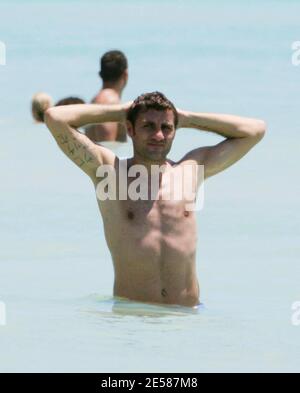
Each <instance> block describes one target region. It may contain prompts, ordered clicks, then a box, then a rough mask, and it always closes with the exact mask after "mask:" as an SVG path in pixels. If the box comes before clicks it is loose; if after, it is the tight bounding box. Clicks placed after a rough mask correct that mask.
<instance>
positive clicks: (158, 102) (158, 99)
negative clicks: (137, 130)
mask: <svg viewBox="0 0 300 393" xmlns="http://www.w3.org/2000/svg"><path fill="white" fill-rule="evenodd" d="M149 109H155V110H157V111H166V110H171V111H172V112H173V114H174V125H175V128H176V127H177V125H178V113H177V110H176V108H175V106H174V104H173V103H172V102H171V101H170V100H168V98H167V97H166V96H165V95H164V94H162V93H160V92H159V91H155V92H153V93H145V94H142V95H140V96H138V97H137V98H136V99H135V100H134V101H133V104H132V105H131V107H130V108H129V111H128V113H127V120H129V121H130V122H131V124H132V125H133V126H134V125H135V122H136V119H137V117H138V115H139V113H143V112H146V111H148V110H149Z"/></svg>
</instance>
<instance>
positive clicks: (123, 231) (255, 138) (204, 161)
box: [45, 92, 266, 307]
mask: <svg viewBox="0 0 300 393" xmlns="http://www.w3.org/2000/svg"><path fill="white" fill-rule="evenodd" d="M45 121H46V124H47V126H48V128H49V129H50V131H51V132H52V134H53V136H54V138H55V139H56V141H57V143H58V145H59V147H60V148H61V149H62V151H63V152H64V153H65V154H66V155H67V156H68V157H69V158H70V159H71V160H72V161H73V162H74V163H76V164H77V165H78V166H79V167H80V168H81V169H82V170H83V171H84V172H85V173H86V174H87V175H88V176H89V177H90V178H91V180H92V181H93V183H94V185H95V187H97V185H98V184H99V181H100V180H101V179H100V178H99V168H100V169H101V167H102V166H103V165H107V166H109V167H110V168H115V170H116V174H117V175H118V173H120V170H119V169H118V168H119V161H120V160H119V159H118V157H116V156H115V155H114V153H112V152H111V151H110V150H108V149H106V148H104V147H102V146H97V145H95V144H94V143H93V142H91V141H90V139H88V138H87V137H86V136H85V135H82V134H80V133H79V132H77V130H76V129H77V128H78V127H82V126H84V125H86V124H88V123H102V122H107V121H109V122H111V121H113V122H119V123H121V124H124V123H126V125H127V129H128V133H129V136H130V137H131V138H132V141H133V147H134V156H133V157H132V158H130V159H129V160H128V161H127V170H130V168H132V167H133V166H134V165H142V166H143V167H144V168H145V169H146V171H147V172H149V173H150V170H151V168H152V167H153V166H154V165H159V166H164V168H165V169H164V171H163V172H162V175H161V176H160V178H159V187H158V191H157V193H156V198H155V200H150V199H148V200H130V199H127V200H121V198H117V199H116V200H106V201H103V200H98V203H99V208H100V211H101V214H102V217H103V223H104V230H105V236H106V240H107V244H108V247H109V249H110V252H111V255H112V259H113V265H114V271H115V282H114V295H115V296H118V297H123V298H127V299H130V300H135V301H142V302H147V303H160V304H176V305H182V306H187V307H194V306H196V305H198V304H199V296H200V294H199V286H198V280H197V275H196V243H197V229H196V217H195V211H187V210H186V201H185V200H184V198H182V200H176V201H175V200H171V199H170V200H168V199H167V198H162V196H163V194H164V193H166V192H167V191H166V189H168V188H167V187H166V186H167V184H166V183H168V181H169V180H168V179H169V178H170V177H169V176H167V175H169V174H170V173H173V174H175V176H174V178H173V179H175V182H176V181H177V180H176V179H178V178H179V177H178V176H177V175H176V173H177V172H176V171H178V170H179V169H182V168H183V167H184V166H186V165H189V166H197V165H204V179H205V178H208V177H210V176H213V175H215V174H217V173H218V172H221V171H223V170H224V169H226V168H227V167H229V166H230V165H232V164H234V163H235V162H236V161H238V160H239V159H240V158H242V157H243V156H244V155H245V154H246V153H247V152H248V151H249V150H250V149H251V148H252V147H253V146H255V145H256V144H257V143H258V142H259V141H260V140H261V139H262V138H263V136H264V133H265V128H266V126H265V123H264V122H263V121H261V120H256V119H249V118H242V117H237V116H232V115H218V114H207V113H192V112H188V111H183V110H176V109H175V107H174V105H173V104H172V103H171V102H170V101H169V100H168V99H167V98H166V97H165V96H164V95H163V94H161V93H158V92H155V93H148V94H144V95H142V96H140V97H138V98H137V99H136V100H135V101H134V102H133V103H130V104H123V105H110V106H101V105H76V106H73V107H72V106H69V107H57V108H50V109H49V110H48V111H47V112H46V116H45ZM178 128H195V129H198V130H205V131H209V132H214V133H217V134H219V135H221V136H223V137H224V138H225V139H224V140H223V141H222V142H220V143H218V144H216V145H214V146H206V147H199V148H197V149H195V150H193V151H190V152H188V153H187V154H186V155H185V156H184V157H183V158H182V159H181V160H180V161H178V162H173V161H171V160H169V159H167V155H168V153H169V151H170V149H171V146H172V143H173V140H174V137H175V134H176V130H177V129H178ZM125 174H126V171H125ZM133 180H134V178H131V177H130V178H129V177H128V187H129V185H130V184H131V182H132V181H133ZM173 184H174V183H173ZM198 186H199V184H196V185H195V187H198ZM150 188H151V187H150Z"/></svg>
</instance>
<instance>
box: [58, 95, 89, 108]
mask: <svg viewBox="0 0 300 393" xmlns="http://www.w3.org/2000/svg"><path fill="white" fill-rule="evenodd" d="M76 104H85V102H84V101H83V100H82V99H81V98H78V97H67V98H63V99H62V100H60V101H58V102H57V103H56V104H55V106H63V105H76Z"/></svg>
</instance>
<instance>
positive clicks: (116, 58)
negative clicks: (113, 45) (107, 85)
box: [99, 50, 128, 82]
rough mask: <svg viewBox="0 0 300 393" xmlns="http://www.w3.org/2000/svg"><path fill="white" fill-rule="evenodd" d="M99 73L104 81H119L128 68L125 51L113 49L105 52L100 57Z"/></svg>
mask: <svg viewBox="0 0 300 393" xmlns="http://www.w3.org/2000/svg"><path fill="white" fill-rule="evenodd" d="M100 68H101V70H100V72H99V75H100V77H101V78H102V79H103V81H104V82H117V81H118V80H119V79H120V78H121V76H122V75H123V73H124V71H125V70H127V68H128V61H127V58H126V56H125V55H124V53H123V52H121V51H119V50H112V51H109V52H106V53H104V55H103V56H102V57H101V59H100Z"/></svg>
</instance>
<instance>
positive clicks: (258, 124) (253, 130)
mask: <svg viewBox="0 0 300 393" xmlns="http://www.w3.org/2000/svg"><path fill="white" fill-rule="evenodd" d="M266 130H267V124H266V122H265V121H263V120H254V121H252V122H251V125H249V127H248V130H247V133H248V135H249V136H250V137H253V138H255V139H256V140H258V141H260V140H261V139H262V138H263V137H264V136H265V134H266Z"/></svg>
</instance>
